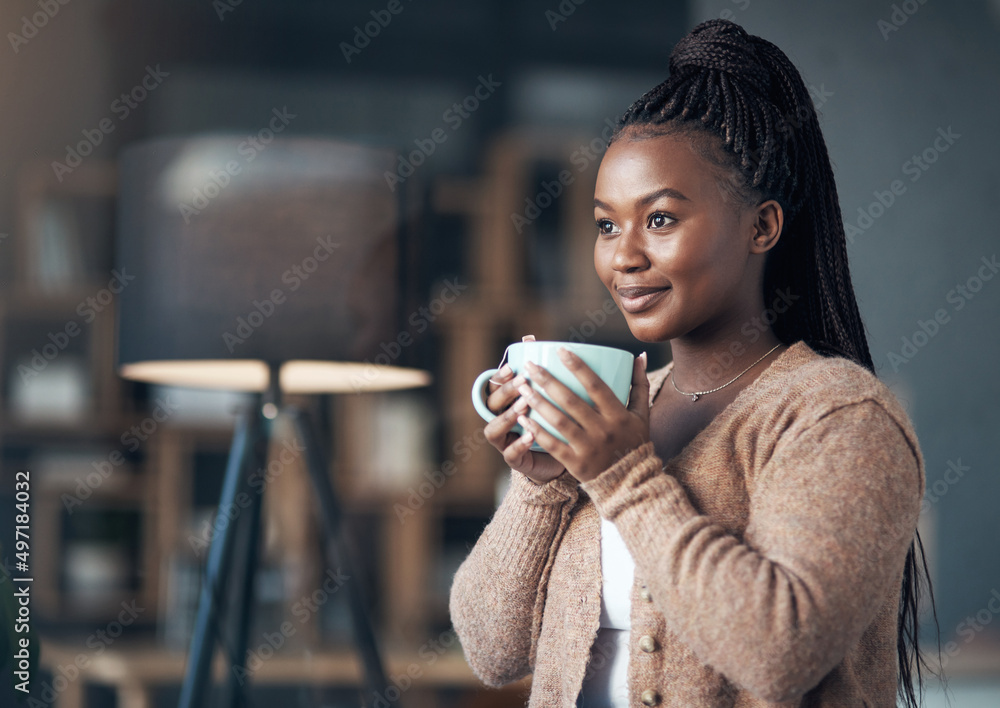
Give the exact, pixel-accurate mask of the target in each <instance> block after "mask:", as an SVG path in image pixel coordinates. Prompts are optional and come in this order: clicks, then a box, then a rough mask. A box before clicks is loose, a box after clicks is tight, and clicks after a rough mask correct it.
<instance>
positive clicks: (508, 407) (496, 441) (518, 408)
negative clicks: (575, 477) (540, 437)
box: [483, 334, 566, 484]
mask: <svg viewBox="0 0 1000 708" xmlns="http://www.w3.org/2000/svg"><path fill="white" fill-rule="evenodd" d="M534 339H535V338H534V336H533V335H530V334H529V335H526V336H524V337H522V338H521V341H524V342H531V341H534ZM495 379H496V381H498V382H499V383H493V382H492V381H491V382H490V385H489V386H490V395H489V397H488V398H487V399H486V407H487V408H489V409H490V410H491V411H492V412H493V413H495V414H496V416H497V417H496V418H494V419H493V420H491V421H490V422H489V423H487V424H486V428H485V429H484V430H483V432H484V433H485V434H486V439H487V440H488V441H489V443H490V444H491V445H492V446H493V447H495V448H496V449H497V450H499V451H500V452H501V453H502V454H503V459H504V462H506V463H507V465H508V466H509V467H510V468H511V469H514V470H517V471H518V472H520V473H521V474H523V475H524V476H525V477H527V478H528V479H530V480H531V481H532V482H534V483H536V484H545V483H546V482H548V481H549V480H551V479H555V478H556V477H558V476H559V475H560V474H562V473H563V470H564V469H566V468H565V467H564V466H563V465H562V463H560V462H559V461H558V460H555V459H554V458H553V457H552V456H551V455H548V454H546V453H542V452H532V451H531V444H532V443H533V442H535V437H534V436H533V435H532V434H531V433H530V432H527V431H525V433H524V434H523V435H518V434H517V433H514V432H512V431H511V428H513V427H514V424H515V423H517V418H518V416H519V415H523V414H525V413H527V412H528V404H527V402H526V401H524V399H522V398H521V397H520V393H519V392H518V387H519V386H521V385H522V384H526V383H527V379H525V378H524V376H521V375H518V376H514V371H513V370H512V369H511V368H510V365H509V364H504V365H503V367H502V368H501V369H500V371H499V372H498V373H497V375H496V377H495Z"/></svg>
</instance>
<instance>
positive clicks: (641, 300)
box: [617, 287, 670, 314]
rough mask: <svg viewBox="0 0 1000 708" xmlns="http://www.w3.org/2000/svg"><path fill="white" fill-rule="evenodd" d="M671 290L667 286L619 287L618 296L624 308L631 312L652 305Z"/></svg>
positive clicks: (640, 310)
mask: <svg viewBox="0 0 1000 708" xmlns="http://www.w3.org/2000/svg"><path fill="white" fill-rule="evenodd" d="M669 290H670V288H669V287H666V288H639V287H629V288H617V292H618V298H619V300H621V305H622V309H623V310H625V312H628V313H629V314H635V313H637V312H642V311H643V310H645V309H647V308H649V307H650V306H652V305H653V304H654V303H655V302H657V301H659V299H660V298H661V297H662V296H663V295H666V293H667V292H668V291H669Z"/></svg>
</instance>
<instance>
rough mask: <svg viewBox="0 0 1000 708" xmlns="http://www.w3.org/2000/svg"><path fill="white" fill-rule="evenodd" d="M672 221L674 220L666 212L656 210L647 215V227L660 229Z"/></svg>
mask: <svg viewBox="0 0 1000 708" xmlns="http://www.w3.org/2000/svg"><path fill="white" fill-rule="evenodd" d="M673 221H674V220H673V219H671V218H670V217H669V216H667V215H666V214H661V213H659V212H657V213H655V214H653V215H651V216H650V217H649V228H651V229H662V228H663V227H664V226H668V225H670V224H671V223H673Z"/></svg>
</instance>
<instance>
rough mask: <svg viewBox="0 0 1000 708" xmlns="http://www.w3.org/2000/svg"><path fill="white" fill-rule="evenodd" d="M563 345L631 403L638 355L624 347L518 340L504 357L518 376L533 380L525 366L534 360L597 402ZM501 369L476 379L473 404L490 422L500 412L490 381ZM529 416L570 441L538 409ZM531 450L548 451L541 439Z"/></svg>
mask: <svg viewBox="0 0 1000 708" xmlns="http://www.w3.org/2000/svg"><path fill="white" fill-rule="evenodd" d="M561 347H565V348H566V349H568V350H569V351H571V352H573V353H574V354H576V355H577V356H578V357H580V358H581V359H582V360H583V362H584V363H585V364H586V365H587V366H589V367H590V368H591V369H593V370H594V373H595V374H597V376H598V377H600V379H601V380H602V381H604V383H606V384H607V385H608V388H610V389H611V390H612V391H613V392H614V394H615V396H616V397H617V398H618V400H619V401H621V403H622V405H625V404H626V403H627V402H628V394H629V390H630V389H631V387H632V364H633V360H634V359H635V357H634V356H633V355H632V354H631V353H630V352H627V351H625V350H624V349H615V348H614V347H605V346H602V345H600V344H580V343H577V342H516V343H515V344H511V345H510V346H509V347H507V351H505V352H504V358H505V359H506V360H507V363H508V364H510V368H511V369H513V371H514V374H515V375H517V374H523V375H524V377H525V378H527V379H528V380H529V382H530V381H531V377H530V376H528V372H527V369H525V366H524V365H525V363H526V362H529V361H531V362H534V363H535V364H537V365H538V366H541V367H542V368H543V369H546V370H547V371H548V372H549V373H550V374H552V375H553V376H554V377H555V378H556V379H558V380H559V381H561V382H562V383H563V384H565V385H566V387H567V388H569V389H570V390H571V391H573V393H575V394H576V395H578V396H579V397H580V398H582V399H583V400H585V401H586V402H587V403H589V404H590V405H593V403H594V402H593V401H592V400H590V396H588V395H587V392H586V390H585V389H584V388H583V384H582V383H580V380H579V379H577V378H576V376H575V375H574V374H573V373H572V372H571V371H570V370H569V369H567V368H566V365H565V364H563V362H562V359H560V358H559V353H558V352H559V349H560V348H561ZM500 366H501V367H502V366H503V360H502V359H501V361H500ZM499 371H500V369H499V368H497V369H487V370H486V371H484V372H483V373H481V374H480V375H479V376H478V377H477V378H476V383H474V384H473V385H472V404H473V405H474V406H475V407H476V412H477V413H479V415H480V416H482V418H483V420H485V421H486V422H487V423H488V422H490V421H491V420H493V419H494V418H496V414H494V413H493V412H492V411H491V410H490V409H489V408H487V407H486V397H487V396H488V395H489V391H488V389H487V383H488V382H489V380H490V379H491V378H493V377H494V376H496V374H497V373H498V372H499ZM531 386H532V387H533V388H534V389H535V390H536V391H538V392H540V393H541V394H542V395H543V396H545V397H546V398H548V399H549V400H550V401H551V400H552V399H551V398H549V396H548V395H547V394H545V392H544V391H542V390H541V388H539V387H538V386H537V385H535V384H534V383H533V382H532V383H531ZM553 404H554V402H553ZM554 405H555V404H554ZM528 417H529V418H531V419H532V420H534V421H536V422H538V423H539V425H541V426H542V427H543V428H545V429H546V430H548V431H549V432H550V433H552V435H554V436H555V437H557V438H558V439H560V440H562V441H563V442H566V439H565V438H564V437H563V436H562V435H560V434H559V433H558V432H556V430H555V429H554V428H553V427H552V426H551V425H549V423H548V422H547V421H546V420H545V419H543V418H542V417H541V415H539V414H538V413H536V412H535V411H534V410H531V411H530V412H529V414H528ZM513 432H515V433H517V434H519V435H520V434H521V433H523V432H524V430H523V429H522V428H521V426H520V425H517V424H515V425H514V428H513ZM531 449H532V450H536V451H541V452H544V450H543V449H542V447H541V446H540V445H539V444H538V442H537V441H536V442H535V443H534V444H532V446H531Z"/></svg>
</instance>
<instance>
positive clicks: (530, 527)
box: [450, 470, 579, 687]
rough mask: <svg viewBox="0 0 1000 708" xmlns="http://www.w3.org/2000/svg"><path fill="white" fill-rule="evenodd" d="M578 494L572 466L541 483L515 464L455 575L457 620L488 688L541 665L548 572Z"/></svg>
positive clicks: (461, 638)
mask: <svg viewBox="0 0 1000 708" xmlns="http://www.w3.org/2000/svg"><path fill="white" fill-rule="evenodd" d="M578 495H579V491H578V488H577V483H576V480H574V479H573V477H571V476H570V475H569V473H568V472H563V474H562V475H560V476H559V477H557V478H556V479H554V480H552V481H550V482H548V483H547V484H543V485H537V484H535V483H534V482H532V481H531V480H529V479H528V478H527V477H525V476H524V475H523V474H521V473H520V472H517V471H516V470H512V471H511V483H510V487H509V489H508V490H507V494H506V496H505V497H504V499H503V502H502V503H501V504H500V507H499V508H498V509H497V511H496V513H495V514H494V515H493V518H492V520H491V521H490V523H489V524H488V525H487V526H486V528H485V529H484V530H483V533H482V535H481V536H480V538H479V540H478V541H477V542H476V545H475V546H474V547H473V549H472V551H471V552H470V553H469V556H468V557H467V558H466V559H465V561H464V562H463V563H462V565H461V566H460V567H459V569H458V571H457V572H456V573H455V578H454V581H453V583H452V587H451V596H450V612H451V620H452V624H453V625H454V627H455V631H456V633H457V634H458V638H459V641H460V642H461V644H462V649H463V651H464V652H465V658H466V660H467V661H468V663H469V666H470V667H471V668H472V670H473V672H474V673H475V674H476V676H478V677H479V679H480V680H481V681H482V682H483V683H485V684H486V685H488V686H493V687H499V686H503V685H505V684H507V683H510V682H512V681H516V680H518V679H520V678H522V677H524V676H526V675H528V674H529V673H531V672H532V671H533V669H534V664H535V647H536V646H537V643H538V635H539V632H540V630H541V619H542V609H543V605H544V600H545V587H546V583H547V581H548V576H549V571H550V569H551V566H552V561H553V559H554V557H555V549H556V547H557V546H558V544H559V540H560V539H561V538H562V535H563V533H564V532H565V530H566V527H567V526H568V524H569V516H570V511H571V510H572V507H573V505H574V503H575V502H576V500H577V498H578Z"/></svg>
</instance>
